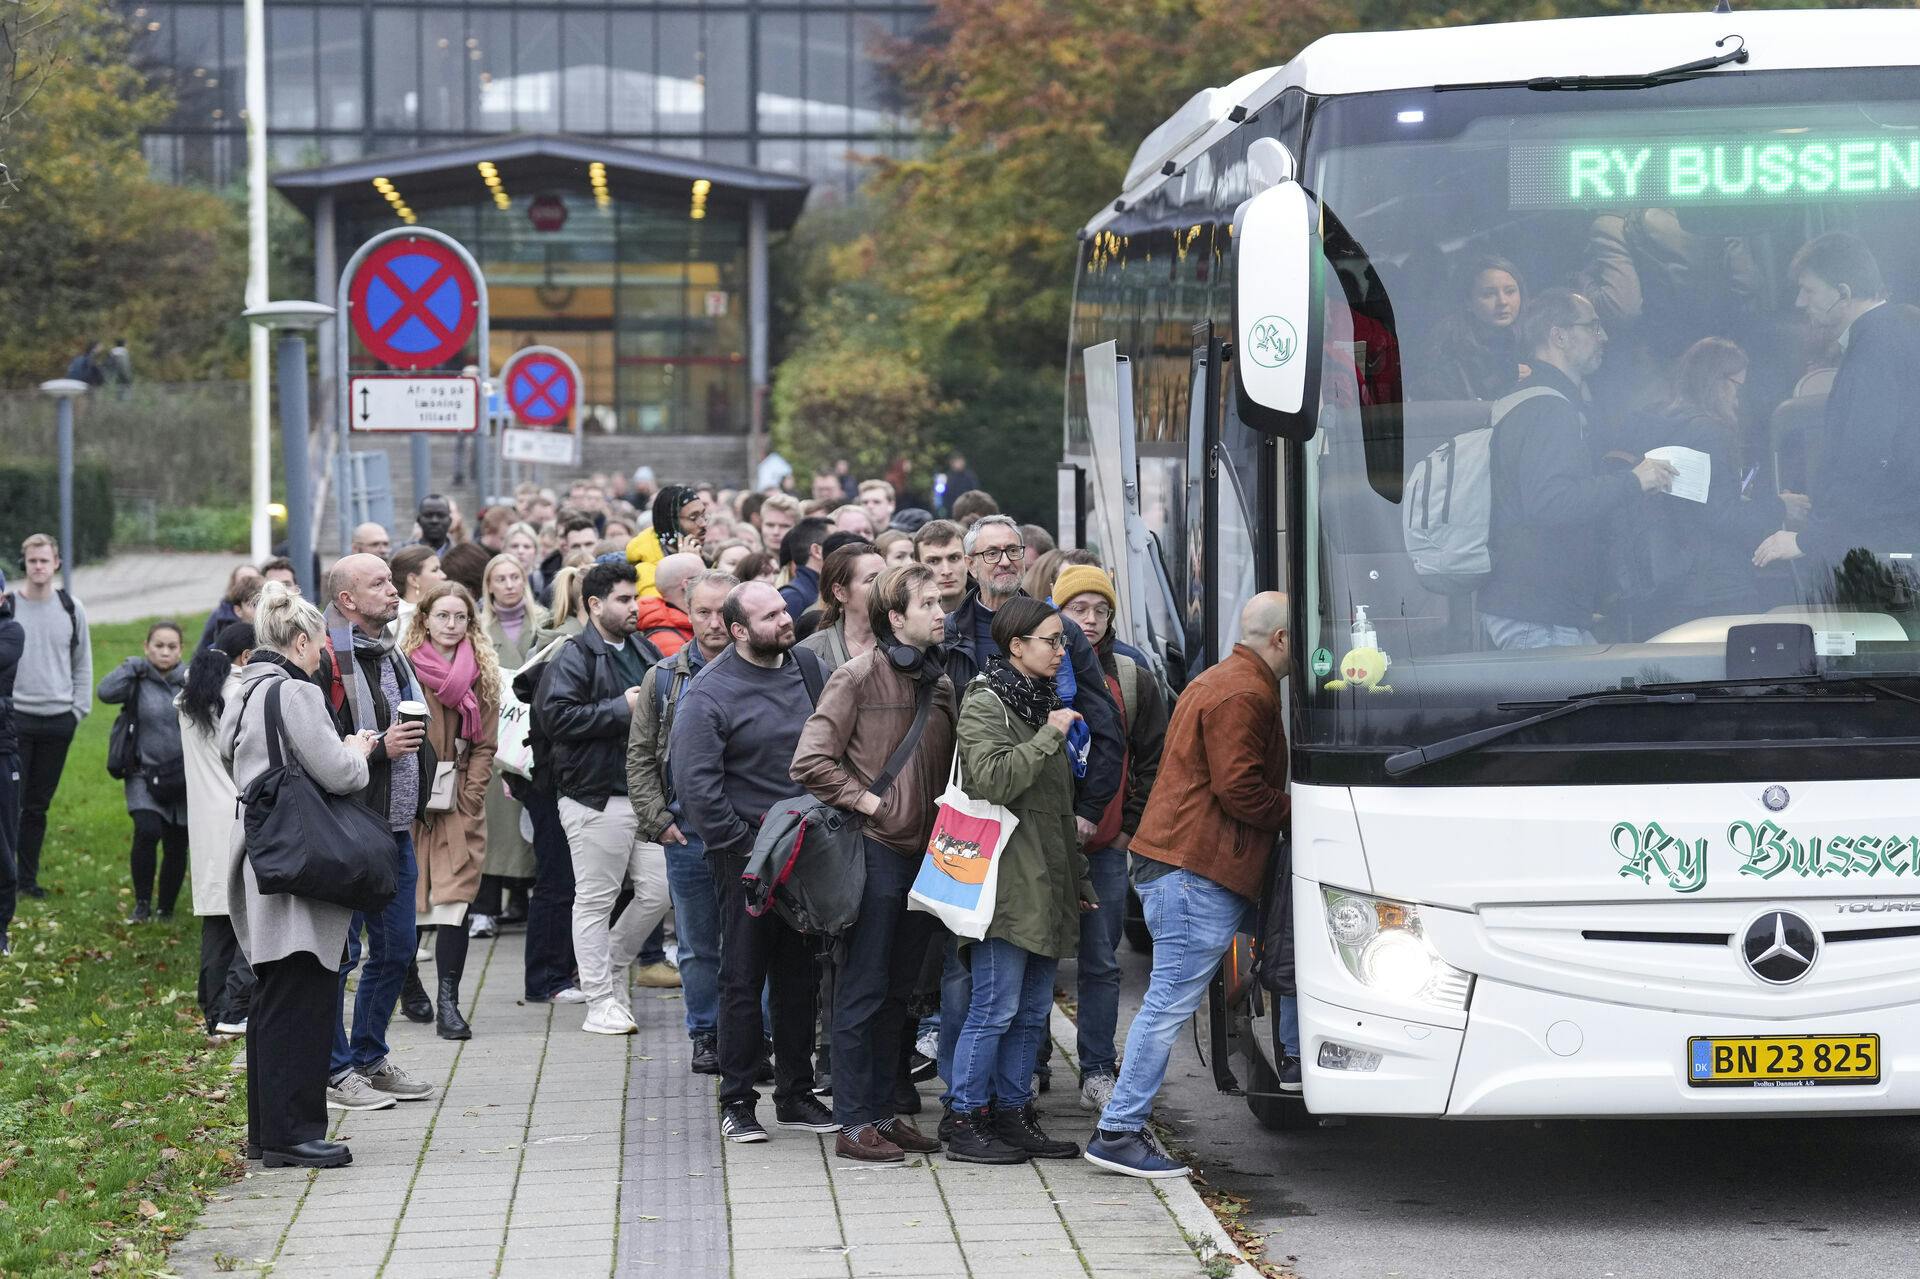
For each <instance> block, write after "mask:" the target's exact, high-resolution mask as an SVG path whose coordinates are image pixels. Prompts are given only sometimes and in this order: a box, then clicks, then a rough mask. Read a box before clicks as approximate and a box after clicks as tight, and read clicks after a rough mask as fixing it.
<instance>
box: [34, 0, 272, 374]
mask: <svg viewBox="0 0 1920 1279" xmlns="http://www.w3.org/2000/svg"><path fill="white" fill-rule="evenodd" d="M5 7H8V6H5V5H0V8H5ZM56 13H57V16H58V22H57V25H55V26H53V27H51V28H46V29H44V30H43V36H44V38H42V39H38V40H36V41H34V42H31V43H29V44H28V45H27V46H26V47H25V48H23V49H21V50H20V54H21V56H20V61H19V65H18V67H17V68H15V72H16V74H17V76H18V77H20V79H21V81H22V82H24V83H28V84H34V85H35V91H34V92H33V93H32V94H31V95H27V96H24V97H23V99H22V100H20V101H19V106H18V109H17V110H16V111H15V112H14V114H13V115H12V117H11V118H10V119H9V120H8V122H7V123H8V126H9V127H8V129H7V131H6V133H5V134H4V135H0V136H3V137H4V139H5V146H6V148H7V151H8V155H7V159H6V163H7V165H8V172H9V175H10V177H11V178H12V180H13V182H14V184H15V189H14V190H13V191H12V193H11V196H10V198H9V199H8V201H7V203H6V205H5V207H4V208H3V209H0V254H4V262H5V269H4V270H0V317H4V324H5V328H6V333H7V341H6V342H5V343H4V344H0V386H28V385H33V384H35V383H37V382H39V381H41V380H43V379H45V378H49V377H57V376H59V375H60V373H61V371H62V370H63V369H64V368H65V367H66V364H67V361H68V360H69V359H71V358H72V356H73V355H74V354H75V353H76V352H77V351H78V350H79V348H80V346H81V344H82V343H83V342H85V341H86V340H88V339H89V338H101V339H106V340H111V339H112V338H115V337H119V336H125V337H127V338H128V339H129V340H131V341H133V342H134V344H135V347H136V349H137V352H138V357H139V360H140V368H141V370H142V374H143V376H145V377H149V378H160V379H188V378H198V377H205V376H212V375H218V376H232V375H233V374H234V372H235V371H236V369H237V368H238V367H240V362H241V360H242V359H243V357H244V350H245V348H244V344H243V338H242V332H241V330H242V327H243V326H242V324H241V322H240V319H239V311H240V308H241V299H242V297H243V293H244V287H243V286H244V281H245V278H246V229H245V221H244V218H241V217H239V216H237V215H236V211H235V209H234V207H233V206H232V205H230V204H229V203H228V202H227V201H224V200H223V199H221V198H220V197H219V196H217V195H214V194H212V193H209V192H205V191H197V190H193V189H189V188H183V187H177V186H169V185H167V184H165V183H162V182H158V181H156V180H155V179H154V178H153V177H152V175H151V174H150V173H149V172H148V170H147V163H146V159H145V157H144V155H143V154H142V151H141V147H140V131H141V129H143V128H146V127H150V126H152V125H155V124H158V123H160V122H162V121H163V120H165V119H166V117H167V114H168V112H169V111H170V110H171V104H170V100H169V98H168V96H167V95H166V94H165V93H164V92H162V91H160V90H158V89H157V88H156V87H155V86H153V85H152V84H150V83H149V81H148V80H147V78H146V76H145V75H144V74H142V73H141V72H140V71H139V70H138V69H136V68H135V67H134V66H133V65H132V64H131V62H130V60H129V50H130V43H131V32H130V30H129V28H128V26H127V21H126V19H125V17H124V16H123V14H122V13H121V12H120V10H119V9H118V7H117V6H115V5H113V4H111V3H108V2H107V0H63V3H61V4H60V5H59V7H58V9H57V10H56Z"/></svg>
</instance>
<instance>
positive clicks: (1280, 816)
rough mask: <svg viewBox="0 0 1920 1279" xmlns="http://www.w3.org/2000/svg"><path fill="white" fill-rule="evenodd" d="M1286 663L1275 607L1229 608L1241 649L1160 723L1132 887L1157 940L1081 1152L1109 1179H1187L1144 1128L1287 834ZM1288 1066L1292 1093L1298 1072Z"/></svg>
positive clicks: (1276, 596)
mask: <svg viewBox="0 0 1920 1279" xmlns="http://www.w3.org/2000/svg"><path fill="white" fill-rule="evenodd" d="M1287 660H1288V644H1287V597H1286V596H1284V595H1282V594H1280V593H1278V592H1277V591H1269V592H1266V593H1263V594H1260V595H1256V596H1254V597H1253V598H1252V599H1250V600H1248V601H1247V605H1246V607H1245V608H1244V609H1242V610H1241V613H1240V642H1239V643H1238V644H1236V645H1234V649H1233V652H1231V653H1229V654H1228V655H1227V658H1226V660H1225V661H1223V662H1221V663H1220V664H1219V665H1217V666H1215V667H1213V668H1212V669H1210V670H1208V671H1205V672H1204V673H1202V674H1201V675H1200V676H1199V678H1197V679H1195V680H1194V681H1193V683H1191V684H1189V685H1188V686H1187V689H1186V691H1185V692H1184V693H1182V694H1181V695H1180V701H1179V703H1178V704H1177V705H1176V706H1175V707H1174V711H1173V719H1172V721H1171V722H1169V723H1168V725H1167V737H1166V746H1165V748H1164V749H1163V750H1162V752H1161V756H1160V776H1159V777H1158V778H1157V779H1156V780H1155V781H1154V786H1153V794H1152V796H1151V797H1149V798H1148V800H1147V811H1146V812H1145V813H1144V814H1143V815H1142V816H1141V819H1140V830H1139V832H1138V833H1137V834H1136V835H1134V837H1133V846H1132V853H1133V865H1132V871H1131V873H1132V876H1133V886H1134V889H1135V891H1137V892H1138V893H1139V894H1140V904H1141V906H1142V907H1143V908H1144V909H1145V911H1146V916H1147V929H1148V931H1150V932H1151V933H1152V934H1153V938H1154V941H1155V943H1156V944H1155V946H1154V950H1153V975H1152V977H1151V978H1150V979H1149V981H1148V984H1147V994H1146V998H1145V999H1144V1000H1142V1001H1141V1004H1140V1011H1139V1013H1138V1014H1137V1015H1136V1016H1135V1017H1134V1019H1133V1026H1132V1027H1131V1028H1130V1029H1129V1030H1128V1031H1127V1050H1126V1053H1125V1055H1124V1056H1123V1057H1122V1058H1121V1065H1120V1078H1119V1080H1118V1081H1117V1082H1116V1083H1115V1084H1114V1088H1113V1098H1112V1100H1110V1101H1109V1102H1108V1103H1107V1107H1106V1110H1105V1111H1104V1112H1103V1113H1102V1114H1101V1116H1100V1127H1099V1130H1098V1131H1097V1132H1095V1133H1094V1135H1093V1140H1092V1141H1090V1142H1088V1143H1087V1150H1086V1157H1087V1159H1088V1160H1089V1161H1091V1162H1092V1163H1095V1164H1098V1165H1099V1166H1100V1167H1102V1168H1106V1169H1109V1170H1110V1171H1113V1172H1118V1173H1124V1174H1125V1175H1127V1176H1129V1177H1155V1178H1157V1177H1184V1176H1186V1174H1187V1168H1186V1166H1185V1165H1184V1164H1180V1163H1176V1162H1175V1161H1173V1160H1171V1159H1169V1158H1167V1157H1166V1156H1165V1155H1163V1154H1161V1153H1160V1150H1159V1147H1157V1146H1156V1145H1154V1143H1153V1141H1152V1140H1151V1139H1149V1138H1148V1137H1147V1136H1146V1135H1145V1132H1144V1129H1145V1128H1146V1123H1147V1115H1148V1113H1149V1112H1151V1111H1152V1109H1153V1096H1154V1094H1155V1093H1157V1092H1158V1091H1160V1084H1161V1081H1162V1080H1164V1079H1165V1078H1166V1074H1167V1058H1168V1055H1169V1054H1170V1053H1171V1051H1172V1049H1173V1041H1174V1037H1175V1036H1177V1035H1178V1034H1179V1033H1180V1028H1181V1027H1182V1026H1183V1025H1185V1024H1186V1020H1187V1018H1188V1017H1191V1016H1192V1015H1193V1012H1194V1010H1195V1009H1197V1008H1199V1007H1200V1003H1201V1001H1202V1000H1204V999H1205V998H1206V996H1207V985H1208V983H1209V982H1211V981H1212V980H1213V973H1214V970H1215V969H1217V968H1218V967H1219V966H1220V960H1221V958H1222V957H1223V956H1225V954H1226V953H1227V948H1228V947H1229V946H1231V945H1232V944H1233V938H1234V934H1235V933H1237V932H1239V931H1240V930H1241V928H1242V926H1243V925H1246V924H1249V923H1250V921H1251V919H1252V916H1253V912H1254V903H1255V902H1257V901H1258V900H1259V899H1260V893H1261V889H1262V888H1263V887H1264V886H1265V885H1266V882H1267V874H1268V871H1269V867H1270V864H1271V862H1272V860H1273V853H1274V845H1275V842H1276V837H1277V836H1278V835H1279V834H1280V832H1281V830H1282V829H1284V828H1285V826H1286V823H1287V813H1288V805H1287V738H1286V727H1285V726H1286V715H1285V706H1284V704H1283V702H1282V701H1281V697H1280V678H1281V676H1282V675H1284V674H1285V673H1286V670H1287ZM1162 943H1164V944H1162ZM1282 1041H1283V1042H1285V1035H1284V1030H1283V1034H1282ZM1287 1064H1290V1065H1291V1067H1292V1069H1291V1075H1292V1079H1293V1082H1294V1086H1295V1087H1296V1088H1297V1087H1298V1086H1299V1077H1300V1076H1299V1063H1298V1062H1297V1061H1291V1059H1289V1062H1288V1063H1283V1065H1287ZM1287 1073H1288V1072H1286V1071H1285V1070H1283V1075H1282V1077H1283V1078H1285V1076H1286V1074H1287ZM1283 1086H1284V1085H1283Z"/></svg>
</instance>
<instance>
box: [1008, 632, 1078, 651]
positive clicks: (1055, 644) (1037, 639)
mask: <svg viewBox="0 0 1920 1279" xmlns="http://www.w3.org/2000/svg"><path fill="white" fill-rule="evenodd" d="M1014 638H1015V639H1025V640H1032V641H1033V642H1034V643H1036V644H1045V645H1046V646H1047V647H1048V648H1050V649H1052V650H1053V651H1054V652H1056V653H1057V652H1059V651H1060V650H1061V649H1063V648H1065V647H1066V646H1067V637H1066V635H1065V634H1064V633H1062V634H1059V635H1045V636H1041V635H1016V636H1014Z"/></svg>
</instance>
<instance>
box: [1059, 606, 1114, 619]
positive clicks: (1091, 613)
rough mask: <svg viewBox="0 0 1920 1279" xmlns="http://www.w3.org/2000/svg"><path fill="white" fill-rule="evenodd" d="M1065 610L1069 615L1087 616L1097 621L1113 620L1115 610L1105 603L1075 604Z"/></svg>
mask: <svg viewBox="0 0 1920 1279" xmlns="http://www.w3.org/2000/svg"><path fill="white" fill-rule="evenodd" d="M1065 611H1066V612H1067V614H1068V615H1069V616H1073V617H1086V618H1087V619H1089V620H1091V621H1095V622H1109V621H1112V620H1113V610H1112V609H1110V608H1108V607H1107V606H1106V605H1105V604H1075V605H1074V606H1073V607H1072V608H1069V609H1067V610H1065Z"/></svg>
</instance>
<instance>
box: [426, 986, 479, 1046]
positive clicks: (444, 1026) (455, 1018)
mask: <svg viewBox="0 0 1920 1279" xmlns="http://www.w3.org/2000/svg"><path fill="white" fill-rule="evenodd" d="M439 1010H440V1017H439V1024H438V1025H436V1026H435V1027H434V1029H435V1031H436V1032H437V1033H438V1034H439V1036H440V1038H442V1039H472V1038H473V1028H472V1027H471V1026H469V1025H467V1019H466V1018H465V1017H462V1016H461V1015H460V983H459V982H457V981H455V980H454V979H453V978H451V977H442V978H441V979H440V1002H439Z"/></svg>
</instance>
